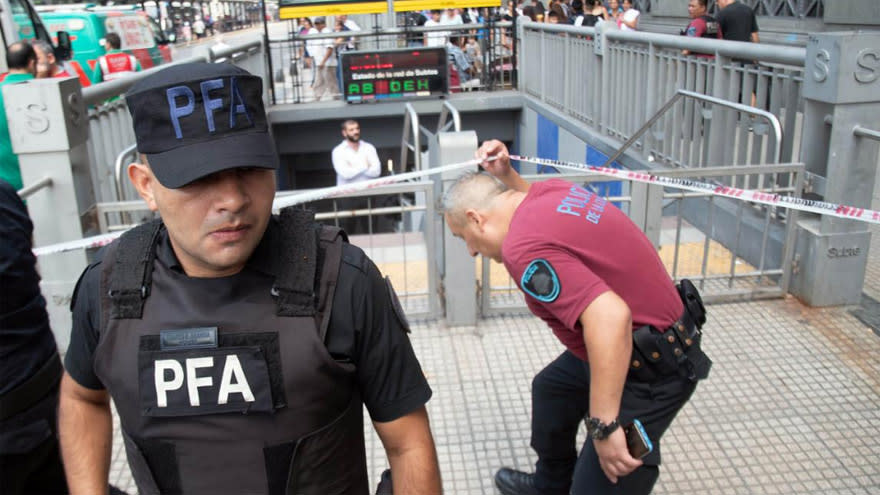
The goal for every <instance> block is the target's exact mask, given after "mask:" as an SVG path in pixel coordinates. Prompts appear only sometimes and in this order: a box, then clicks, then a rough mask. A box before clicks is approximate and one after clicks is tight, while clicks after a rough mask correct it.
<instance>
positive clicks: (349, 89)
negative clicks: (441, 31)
mask: <svg viewBox="0 0 880 495" xmlns="http://www.w3.org/2000/svg"><path fill="white" fill-rule="evenodd" d="M340 63H341V65H342V89H343V92H344V93H345V101H348V102H350V103H360V102H368V101H380V100H389V99H390V100H398V99H413V98H427V97H438V96H443V95H445V94H446V93H448V92H449V80H448V62H447V58H446V49H445V48H442V47H440V48H437V47H433V48H406V49H399V50H380V51H373V52H344V53H343V54H342V59H341V61H340Z"/></svg>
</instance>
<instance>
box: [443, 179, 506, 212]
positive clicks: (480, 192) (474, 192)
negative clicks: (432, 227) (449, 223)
mask: <svg viewBox="0 0 880 495" xmlns="http://www.w3.org/2000/svg"><path fill="white" fill-rule="evenodd" d="M505 191H507V186H505V185H504V184H503V183H502V182H501V181H500V180H498V179H497V178H495V177H493V176H492V175H489V174H487V173H486V172H466V173H464V174H462V175H461V177H459V178H458V179H456V180H455V182H453V183H452V185H451V186H449V188H448V189H446V192H445V193H444V194H443V198H442V200H441V203H440V211H441V213H443V214H444V215H446V216H447V217H449V218H451V219H453V220H455V221H456V222H459V223H460V222H461V221H462V219H463V215H464V212H465V211H466V210H468V209H474V210H482V209H485V208H486V207H487V206H490V205H491V204H492V202H493V201H494V200H495V198H497V197H498V196H499V195H501V193H503V192H505Z"/></svg>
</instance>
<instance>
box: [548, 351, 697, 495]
mask: <svg viewBox="0 0 880 495" xmlns="http://www.w3.org/2000/svg"><path fill="white" fill-rule="evenodd" d="M696 385H697V384H696V383H695V382H692V381H690V380H688V379H686V378H682V377H679V376H671V377H665V378H662V379H659V380H658V381H656V382H655V383H640V382H636V381H633V380H629V379H628V380H627V382H626V384H625V385H624V389H623V398H622V400H621V407H620V415H619V419H620V422H621V424H627V423H629V422H631V421H632V420H633V419H634V418H635V419H638V420H639V421H641V422H642V424H643V425H644V427H645V430H646V432H647V434H648V437H649V438H650V439H651V442H652V443H653V444H654V451H653V452H652V453H651V454H649V455H647V456H646V457H645V458H643V461H644V464H643V465H642V466H641V467H639V468H638V469H636V470H635V471H633V472H632V473H630V474H629V475H628V476H625V477H622V478H619V479H618V482H617V484H611V482H610V481H609V480H608V478H607V477H605V473H604V472H603V471H602V468H601V467H600V466H599V458H598V456H597V455H596V451H595V448H594V447H593V441H592V440H590V439H589V438H588V439H587V440H586V441H585V442H584V445H583V447H582V448H581V450H580V454H579V455H578V453H577V451H576V450H575V448H576V445H575V441H576V436H577V431H578V428H579V426H580V423H581V421H583V420H584V419H585V417H587V416H588V415H589V397H590V369H589V364H587V363H585V362H583V361H581V360H580V359H579V358H578V357H576V356H575V355H574V354H572V353H571V352H568V351H565V352H563V353H562V354H561V355H560V356H559V357H558V358H556V360H555V361H553V362H552V363H550V364H549V365H548V366H547V367H546V368H544V369H543V370H542V371H541V372H540V373H538V374H537V375H536V376H535V378H534V380H533V381H532V442H531V446H532V448H533V449H535V452H537V454H538V462H537V464H536V470H535V485H536V487H537V488H538V489H539V490H540V492H541V493H546V494H568V493H572V494H574V495H581V494H589V495H593V494H596V495H600V494H602V495H604V494H627V495H637V494H647V493H650V492H651V489H652V488H653V487H654V483H656V482H657V478H658V477H659V474H660V472H659V468H658V466H659V464H660V438H661V437H662V436H663V433H664V432H665V431H666V429H667V428H669V425H670V424H671V423H672V420H673V418H675V415H676V414H677V413H678V411H679V410H680V409H681V407H682V406H683V405H684V404H685V403H686V402H687V401H688V399H690V397H691V394H693V392H694V390H695V389H696Z"/></svg>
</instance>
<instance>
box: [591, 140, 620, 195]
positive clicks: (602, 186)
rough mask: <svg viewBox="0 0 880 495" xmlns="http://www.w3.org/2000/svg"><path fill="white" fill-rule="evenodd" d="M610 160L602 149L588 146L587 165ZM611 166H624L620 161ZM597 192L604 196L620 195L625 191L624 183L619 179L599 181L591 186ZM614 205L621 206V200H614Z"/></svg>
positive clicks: (600, 164) (597, 164)
mask: <svg viewBox="0 0 880 495" xmlns="http://www.w3.org/2000/svg"><path fill="white" fill-rule="evenodd" d="M607 160H608V155H606V154H605V153H602V152H601V151H599V150H597V149H596V148H593V147H592V146H587V160H586V161H587V165H596V166H602V165H603V164H604V163H605V162H606V161H607ZM608 167H609V168H617V169H619V168H623V167H621V166H620V163H619V162H616V161H615V162H613V163H611V164H610V165H608ZM589 189H590V190H592V191H593V192H595V193H596V194H598V195H599V196H602V197H606V198H607V197H608V196H619V195H620V194H621V192H623V183H622V182H621V181H619V180H616V181H611V182H598V183H594V184H593V185H591V186H590V188H589ZM613 203H614V206H616V207H618V208H620V207H621V202H620V201H614V202H613Z"/></svg>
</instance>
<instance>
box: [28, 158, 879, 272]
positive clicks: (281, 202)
mask: <svg viewBox="0 0 880 495" xmlns="http://www.w3.org/2000/svg"><path fill="white" fill-rule="evenodd" d="M492 159H494V158H490V160H492ZM510 159H511V160H517V161H521V162H528V163H534V164H537V165H546V166H551V167H558V168H566V169H570V170H579V171H587V172H592V173H596V174H599V175H605V176H609V177H617V178H620V179H626V180H631V181H633V182H644V183H648V184H657V185H662V186H668V187H674V188H676V189H684V190H687V191H695V192H705V193H710V194H713V195H715V196H724V197H727V198H733V199H740V200H745V201H751V202H753V203H761V204H765V205H770V206H779V207H782V208H791V209H794V210H799V211H808V212H812V213H818V214H820V215H830V216H835V217H840V218H845V219H848V220H861V221H863V222H869V223H876V224H880V211H875V210H868V209H866V208H857V207H855V206H846V205H840V204H836V203H827V202H825V201H814V200H810V199H802V198H796V197H793V196H782V195H779V194H772V193H765V192H761V191H754V190H750V189H739V188H736V187H729V186H720V185H717V184H710V183H708V182H700V181H695V180H691V179H681V178H678V177H664V176H659V175H651V174H648V173H645V172H640V171H635V170H623V169H616V168H609V167H599V166H596V165H587V164H586V163H577V162H569V161H563V160H548V159H546V158H533V157H529V156H519V155H511V156H510ZM479 164H480V160H478V159H474V160H468V161H466V162H461V163H453V164H451V165H445V166H443V167H437V168H432V169H428V170H420V171H417V172H407V173H405V174H398V175H389V176H387V177H380V178H378V179H372V180H367V181H362V182H355V183H352V184H345V185H342V186H335V187H325V188H322V189H316V190H314V191H309V192H305V193H301V194H293V195H290V196H284V197H281V198H276V199H275V202H274V203H273V205H272V207H273V209H275V210H279V209H281V208H285V207H287V206H292V205H297V204H302V203H309V202H312V201H318V200H321V199H327V198H333V197H337V196H343V195H346V194H351V193H354V192H360V191H365V190H367V189H374V188H376V187H379V186H384V185H387V184H394V183H397V182H404V181H408V180H412V179H418V178H421V177H425V176H429V175H436V174H441V173H444V172H452V171H455V170H459V169H464V168H468V167H476V166H477V165H479ZM694 173H695V174H697V173H699V171H698V170H694ZM120 235H122V232H113V233H110V234H103V235H99V236H95V237H88V238H86V239H79V240H76V241H70V242H62V243H59V244H52V245H49V246H43V247H39V248H35V249H34V254H35V255H37V256H42V255H46V254H54V253H61V252H65V251H73V250H76V249H83V248H95V247H101V246H104V245H106V244H110V243H111V242H112V241H113V239H116V238H117V237H119V236H120Z"/></svg>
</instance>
